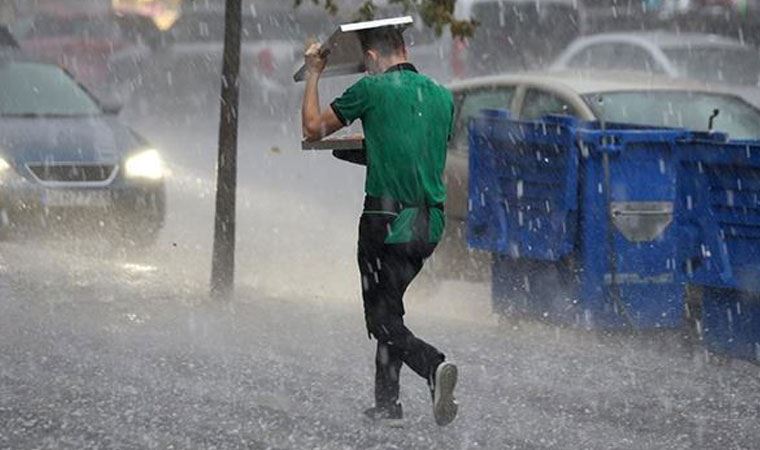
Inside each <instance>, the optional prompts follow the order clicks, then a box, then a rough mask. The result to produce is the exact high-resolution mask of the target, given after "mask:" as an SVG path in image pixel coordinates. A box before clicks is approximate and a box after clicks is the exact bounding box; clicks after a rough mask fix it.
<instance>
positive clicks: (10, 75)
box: [0, 62, 101, 116]
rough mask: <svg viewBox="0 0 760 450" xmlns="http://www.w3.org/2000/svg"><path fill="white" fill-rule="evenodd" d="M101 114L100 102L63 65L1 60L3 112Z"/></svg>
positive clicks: (1, 112)
mask: <svg viewBox="0 0 760 450" xmlns="http://www.w3.org/2000/svg"><path fill="white" fill-rule="evenodd" d="M97 114H101V110H100V108H99V106H98V105H97V103H95V101H94V100H93V99H92V97H90V96H89V95H88V94H87V93H86V92H85V91H84V90H83V89H82V88H81V87H79V85H78V84H77V83H76V82H75V81H74V80H73V79H72V78H71V77H69V76H68V75H67V74H66V72H64V71H63V70H62V69H60V68H59V67H56V66H53V65H50V64H38V63H22V62H6V63H3V62H0V115H2V116H84V115H88V116H89V115H97Z"/></svg>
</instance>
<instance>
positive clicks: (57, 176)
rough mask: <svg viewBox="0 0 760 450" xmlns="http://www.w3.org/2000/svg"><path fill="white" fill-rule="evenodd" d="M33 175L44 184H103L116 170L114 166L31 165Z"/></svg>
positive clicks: (29, 166)
mask: <svg viewBox="0 0 760 450" xmlns="http://www.w3.org/2000/svg"><path fill="white" fill-rule="evenodd" d="M27 167H28V168H29V170H30V171H31V172H32V174H33V175H34V176H35V177H36V178H37V179H38V180H39V181H41V182H44V183H49V182H52V183H101V182H105V181H107V180H109V179H110V178H111V176H112V175H113V173H114V170H116V166H114V165H112V164H29V165H27Z"/></svg>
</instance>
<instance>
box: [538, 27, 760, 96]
mask: <svg viewBox="0 0 760 450" xmlns="http://www.w3.org/2000/svg"><path fill="white" fill-rule="evenodd" d="M551 68H552V69H553V70H557V71H562V70H568V69H573V70H635V71H641V72H648V73H653V74H659V75H664V76H667V77H670V78H688V79H693V80H699V81H703V82H706V83H718V84H726V85H731V86H734V87H736V89H734V92H736V93H738V94H740V95H742V96H743V97H745V98H746V99H747V100H749V101H751V102H752V103H754V104H760V90H758V89H757V87H758V84H760V52H758V50H757V49H755V48H753V47H750V46H749V45H746V44H744V43H742V42H741V41H738V40H736V39H731V38H727V37H722V36H715V35H710V34H701V33H670V32H630V33H602V34H595V35H591V36H585V37H581V38H578V39H576V40H575V41H573V42H572V43H571V44H570V45H569V46H568V47H567V49H565V51H564V52H562V54H560V56H559V57H558V58H557V60H556V61H555V62H554V64H553V65H552V67H551Z"/></svg>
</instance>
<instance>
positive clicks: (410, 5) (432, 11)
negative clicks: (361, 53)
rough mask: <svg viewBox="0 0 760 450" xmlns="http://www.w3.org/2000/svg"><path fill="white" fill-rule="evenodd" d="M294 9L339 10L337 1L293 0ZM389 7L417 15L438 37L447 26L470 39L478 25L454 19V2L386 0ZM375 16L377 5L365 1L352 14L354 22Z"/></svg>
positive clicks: (445, 0)
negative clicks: (310, 6) (318, 7)
mask: <svg viewBox="0 0 760 450" xmlns="http://www.w3.org/2000/svg"><path fill="white" fill-rule="evenodd" d="M294 1H295V7H296V8H297V7H299V6H301V4H302V3H304V1H310V2H311V3H313V4H315V5H321V6H324V8H325V9H326V10H327V11H328V12H329V13H330V14H333V15H334V14H337V13H338V10H339V9H340V8H339V7H338V4H337V0H294ZM388 3H389V4H391V5H400V6H401V7H403V10H404V12H405V13H410V12H414V13H417V14H418V15H419V17H420V19H422V22H423V23H424V24H425V26H427V27H430V28H432V29H433V30H434V31H435V33H436V35H438V36H440V35H441V33H443V30H444V29H445V28H446V27H447V26H448V27H449V28H450V29H451V34H452V35H453V36H455V37H470V36H472V35H473V34H474V33H475V29H476V28H477V26H478V23H477V22H475V21H473V20H457V19H455V18H454V5H455V4H456V0H388ZM376 14H377V5H375V3H374V1H373V0H365V1H364V3H362V5H361V6H360V7H359V8H358V9H357V11H356V13H355V14H354V19H355V20H372V19H373V18H374V17H375V15H376Z"/></svg>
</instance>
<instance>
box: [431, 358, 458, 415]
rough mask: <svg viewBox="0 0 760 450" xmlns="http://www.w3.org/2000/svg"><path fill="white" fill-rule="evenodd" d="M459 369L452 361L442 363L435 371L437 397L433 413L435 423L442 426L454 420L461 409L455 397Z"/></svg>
mask: <svg viewBox="0 0 760 450" xmlns="http://www.w3.org/2000/svg"><path fill="white" fill-rule="evenodd" d="M458 377H459V371H458V369H457V366H455V365H454V364H451V363H442V364H441V365H440V366H438V369H436V371H435V399H434V401H433V415H434V416H435V423H437V424H438V425H440V426H444V425H448V424H450V423H451V422H453V421H454V419H455V418H456V416H457V412H458V411H459V405H457V402H456V400H455V398H454V388H456V386H457V378H458Z"/></svg>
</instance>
